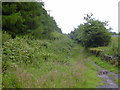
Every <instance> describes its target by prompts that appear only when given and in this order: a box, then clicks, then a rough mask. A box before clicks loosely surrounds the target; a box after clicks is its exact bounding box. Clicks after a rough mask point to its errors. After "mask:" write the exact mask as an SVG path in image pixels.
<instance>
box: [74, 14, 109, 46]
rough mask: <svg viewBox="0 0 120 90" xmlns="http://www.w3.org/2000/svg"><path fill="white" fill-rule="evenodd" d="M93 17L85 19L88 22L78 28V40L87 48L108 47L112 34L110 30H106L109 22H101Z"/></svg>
mask: <svg viewBox="0 0 120 90" xmlns="http://www.w3.org/2000/svg"><path fill="white" fill-rule="evenodd" d="M92 15H93V14H91V15H88V14H87V16H86V17H84V19H85V20H86V22H85V23H84V24H83V25H81V26H79V27H78V28H77V31H76V32H75V33H77V34H76V36H75V37H76V38H77V39H76V40H77V41H78V42H81V43H82V45H83V46H85V47H97V46H106V45H108V44H109V42H110V39H111V34H110V32H109V29H106V27H105V26H107V25H108V24H107V23H108V22H107V21H105V22H101V21H99V20H95V19H94V18H92Z"/></svg>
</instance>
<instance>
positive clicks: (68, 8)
mask: <svg viewBox="0 0 120 90" xmlns="http://www.w3.org/2000/svg"><path fill="white" fill-rule="evenodd" d="M118 1H119V0H43V2H45V9H46V10H51V16H53V17H54V18H55V20H56V22H57V24H58V26H59V27H60V28H61V29H62V31H63V33H69V32H71V30H74V27H77V26H78V25H80V23H83V17H84V14H87V13H89V12H92V13H93V15H94V16H93V17H95V18H96V19H99V20H101V21H105V20H106V21H109V26H110V27H112V28H113V31H115V32H118Z"/></svg>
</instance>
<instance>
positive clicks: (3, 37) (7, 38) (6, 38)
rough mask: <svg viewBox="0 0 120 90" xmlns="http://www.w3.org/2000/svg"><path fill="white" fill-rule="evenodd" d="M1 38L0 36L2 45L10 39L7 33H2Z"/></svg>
mask: <svg viewBox="0 0 120 90" xmlns="http://www.w3.org/2000/svg"><path fill="white" fill-rule="evenodd" d="M1 36H2V43H4V42H6V41H8V40H9V39H11V38H12V37H11V35H10V34H8V33H7V32H3V33H2V35H1Z"/></svg>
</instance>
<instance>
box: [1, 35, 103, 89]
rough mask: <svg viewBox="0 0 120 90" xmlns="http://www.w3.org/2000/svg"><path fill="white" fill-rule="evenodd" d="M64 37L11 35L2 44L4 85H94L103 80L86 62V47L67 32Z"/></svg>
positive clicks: (40, 86) (83, 86)
mask: <svg viewBox="0 0 120 90" xmlns="http://www.w3.org/2000/svg"><path fill="white" fill-rule="evenodd" d="M5 34H7V33H5ZM4 36H5V35H4ZM6 36H7V35H6ZM59 36H60V34H59ZM61 37H62V38H52V40H50V39H48V40H42V39H41V40H37V39H30V38H28V37H24V38H23V37H16V38H15V39H12V38H9V37H8V38H9V39H7V40H5V41H4V42H3V47H2V51H3V61H2V64H3V65H2V70H3V78H2V79H3V82H2V85H3V86H2V87H3V88H95V87H96V86H97V85H98V82H101V80H100V78H98V77H97V75H96V73H97V70H96V69H95V66H91V65H92V64H91V65H88V64H86V63H87V62H84V60H85V58H86V56H85V55H84V54H85V52H84V48H83V47H80V46H79V45H77V44H74V42H73V41H72V40H71V39H69V38H68V37H67V36H63V35H61ZM88 63H89V62H88ZM91 68H93V69H91Z"/></svg>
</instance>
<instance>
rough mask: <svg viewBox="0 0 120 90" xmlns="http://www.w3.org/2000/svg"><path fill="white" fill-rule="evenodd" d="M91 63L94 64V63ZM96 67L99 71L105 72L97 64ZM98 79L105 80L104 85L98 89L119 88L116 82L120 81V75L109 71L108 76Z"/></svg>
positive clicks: (104, 75)
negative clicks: (119, 78)
mask: <svg viewBox="0 0 120 90" xmlns="http://www.w3.org/2000/svg"><path fill="white" fill-rule="evenodd" d="M91 62H92V63H94V62H93V61H91ZM94 65H95V66H96V67H97V68H98V71H102V70H105V69H103V68H101V67H100V66H98V65H97V64H95V63H94ZM98 77H100V78H102V79H103V85H99V86H97V88H118V84H117V83H115V81H114V80H115V79H118V74H116V73H113V72H110V71H108V74H101V75H98Z"/></svg>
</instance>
